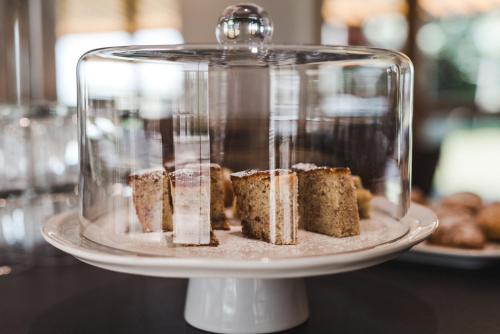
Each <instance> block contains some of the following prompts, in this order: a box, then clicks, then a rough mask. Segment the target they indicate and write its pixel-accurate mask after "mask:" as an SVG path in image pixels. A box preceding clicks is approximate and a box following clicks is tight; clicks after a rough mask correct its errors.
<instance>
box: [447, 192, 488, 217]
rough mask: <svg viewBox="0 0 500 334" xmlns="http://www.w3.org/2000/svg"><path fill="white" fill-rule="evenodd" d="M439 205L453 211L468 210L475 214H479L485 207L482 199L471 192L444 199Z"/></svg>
mask: <svg viewBox="0 0 500 334" xmlns="http://www.w3.org/2000/svg"><path fill="white" fill-rule="evenodd" d="M439 204H440V205H441V206H443V207H448V208H452V209H460V208H463V209H467V210H469V211H470V212H471V213H473V214H476V213H478V212H479V210H481V208H482V207H483V201H482V200H481V197H479V196H478V195H476V194H474V193H471V192H460V193H456V194H453V195H450V196H446V197H443V198H442V199H441V201H440V203H439Z"/></svg>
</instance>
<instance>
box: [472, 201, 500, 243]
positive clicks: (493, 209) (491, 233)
mask: <svg viewBox="0 0 500 334" xmlns="http://www.w3.org/2000/svg"><path fill="white" fill-rule="evenodd" d="M477 223H478V225H479V227H481V228H482V230H483V231H484V233H485V234H486V237H487V238H488V239H489V240H493V241H500V203H493V204H491V205H488V206H486V207H485V208H483V209H482V210H481V211H479V215H478V217H477Z"/></svg>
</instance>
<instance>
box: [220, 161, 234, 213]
mask: <svg viewBox="0 0 500 334" xmlns="http://www.w3.org/2000/svg"><path fill="white" fill-rule="evenodd" d="M231 173H232V172H231V170H230V169H229V168H222V177H223V179H224V206H225V207H226V208H229V207H231V206H232V205H233V184H232V183H231Z"/></svg>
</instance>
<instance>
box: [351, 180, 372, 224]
mask: <svg viewBox="0 0 500 334" xmlns="http://www.w3.org/2000/svg"><path fill="white" fill-rule="evenodd" d="M352 180H353V182H354V188H356V198H357V200H358V213H359V218H360V219H368V218H370V211H371V201H372V193H371V192H370V191H369V190H368V189H365V188H364V187H363V183H362V182H361V178H360V177H359V176H357V175H353V176H352Z"/></svg>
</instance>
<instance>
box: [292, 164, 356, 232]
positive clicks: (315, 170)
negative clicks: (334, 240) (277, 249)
mask: <svg viewBox="0 0 500 334" xmlns="http://www.w3.org/2000/svg"><path fill="white" fill-rule="evenodd" d="M295 170H296V172H297V176H298V178H299V194H300V198H299V207H301V209H300V212H301V214H302V216H301V217H300V223H299V225H300V226H301V227H302V228H304V229H306V230H308V231H311V232H316V233H321V234H326V235H330V236H335V237H348V236H353V235H358V234H359V214H358V203H357V198H356V189H355V187H354V181H353V179H352V177H351V171H350V170H349V168H330V167H314V166H312V165H303V166H301V168H299V167H297V165H295Z"/></svg>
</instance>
